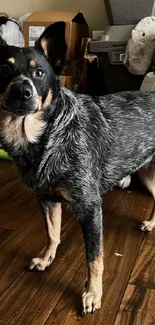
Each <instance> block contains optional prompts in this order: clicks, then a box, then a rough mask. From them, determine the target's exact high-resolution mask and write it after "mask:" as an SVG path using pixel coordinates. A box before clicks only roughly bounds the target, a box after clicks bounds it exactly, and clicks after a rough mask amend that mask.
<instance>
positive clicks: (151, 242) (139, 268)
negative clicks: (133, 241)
mask: <svg viewBox="0 0 155 325" xmlns="http://www.w3.org/2000/svg"><path fill="white" fill-rule="evenodd" d="M129 283H131V284H135V285H139V286H146V287H147V288H152V289H155V231H154V230H153V231H152V233H146V234H145V239H144V241H143V243H142V246H141V249H140V251H139V254H138V257H137V260H136V263H135V266H134V268H133V271H132V274H131V277H130V281H129Z"/></svg>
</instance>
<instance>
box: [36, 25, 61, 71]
mask: <svg viewBox="0 0 155 325" xmlns="http://www.w3.org/2000/svg"><path fill="white" fill-rule="evenodd" d="M35 47H37V48H38V49H39V50H41V51H43V52H44V54H45V55H46V56H47V58H48V61H49V62H50V64H51V65H52V68H53V70H54V71H55V73H57V74H59V73H61V71H62V69H63V67H64V66H65V55H66V51H67V45H66V41H65V22H63V21H59V22H56V23H54V24H52V25H50V26H49V27H47V28H46V29H45V31H44V32H43V34H42V35H41V36H40V37H39V39H38V40H37V41H36V43H35Z"/></svg>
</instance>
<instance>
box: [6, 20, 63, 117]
mask: <svg viewBox="0 0 155 325" xmlns="http://www.w3.org/2000/svg"><path fill="white" fill-rule="evenodd" d="M66 49H67V46H66V42H65V23H63V22H57V23H54V24H52V25H50V26H49V27H48V28H47V29H46V30H45V31H44V33H43V34H42V35H41V36H40V38H39V39H38V40H37V42H36V44H35V46H34V47H28V48H18V47H15V46H8V45H7V44H6V43H5V41H3V40H2V39H0V107H1V108H2V109H3V110H5V111H9V112H11V113H13V114H15V115H18V116H25V115H27V114H32V113H35V112H36V111H38V110H41V109H43V108H46V107H47V106H48V105H49V104H50V103H51V102H52V100H54V99H55V97H56V93H57V82H56V74H59V73H60V71H61V69H62V67H63V66H64V63H65V53H66Z"/></svg>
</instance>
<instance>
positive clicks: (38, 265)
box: [29, 201, 61, 271]
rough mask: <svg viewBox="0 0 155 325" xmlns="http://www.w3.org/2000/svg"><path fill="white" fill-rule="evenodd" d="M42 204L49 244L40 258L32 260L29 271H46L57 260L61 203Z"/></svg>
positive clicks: (46, 202)
mask: <svg viewBox="0 0 155 325" xmlns="http://www.w3.org/2000/svg"><path fill="white" fill-rule="evenodd" d="M40 204H41V208H42V211H43V214H44V217H45V223H46V228H47V235H48V241H49V242H48V245H47V247H46V248H45V250H44V251H43V252H42V253H41V254H40V255H39V256H38V257H35V258H33V259H32V261H31V264H30V266H29V269H30V270H33V269H35V270H38V271H44V270H45V268H46V267H48V266H49V265H50V264H51V263H52V261H53V259H54V258H55V255H56V250H57V247H58V244H59V243H60V231H61V203H53V202H50V201H40Z"/></svg>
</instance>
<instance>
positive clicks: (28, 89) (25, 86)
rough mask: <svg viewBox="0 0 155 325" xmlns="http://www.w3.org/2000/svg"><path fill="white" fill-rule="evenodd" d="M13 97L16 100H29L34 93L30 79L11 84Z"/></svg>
mask: <svg viewBox="0 0 155 325" xmlns="http://www.w3.org/2000/svg"><path fill="white" fill-rule="evenodd" d="M10 91H11V97H12V98H14V99H15V100H20V101H27V100H29V99H30V98H31V97H32V95H33V90H32V86H31V85H30V83H29V82H28V80H22V81H16V82H14V83H13V84H12V86H11V90H10Z"/></svg>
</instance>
